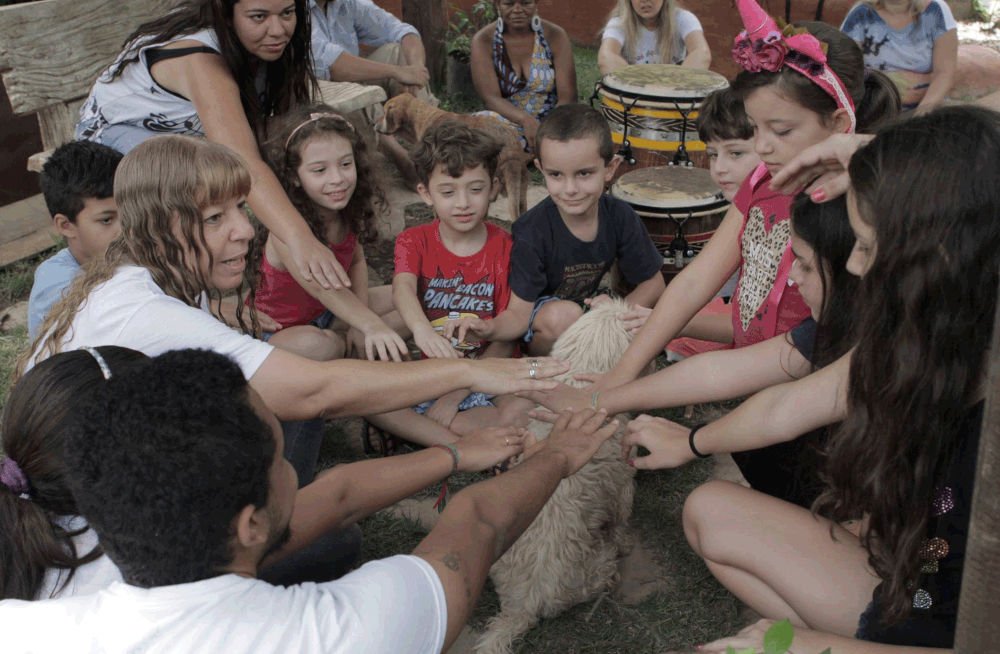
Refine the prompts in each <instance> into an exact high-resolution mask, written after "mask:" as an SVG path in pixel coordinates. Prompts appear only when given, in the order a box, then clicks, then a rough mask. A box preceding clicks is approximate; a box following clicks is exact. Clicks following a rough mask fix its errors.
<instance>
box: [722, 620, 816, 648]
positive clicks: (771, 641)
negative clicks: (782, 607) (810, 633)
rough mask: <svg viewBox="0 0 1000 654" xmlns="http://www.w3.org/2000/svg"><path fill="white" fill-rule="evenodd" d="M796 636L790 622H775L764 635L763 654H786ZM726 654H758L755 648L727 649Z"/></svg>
mask: <svg viewBox="0 0 1000 654" xmlns="http://www.w3.org/2000/svg"><path fill="white" fill-rule="evenodd" d="M794 636H795V629H794V628H793V627H792V623H791V622H789V621H788V620H782V621H781V622H775V623H774V624H773V625H771V626H770V627H769V628H768V630H767V633H765V634H764V651H763V653H762V654H785V652H787V651H788V649H789V648H790V647H791V646H792V638H793V637H794ZM726 654H757V650H756V649H754V648H753V647H748V648H747V649H744V650H740V651H736V649H735V648H733V647H727V648H726ZM822 654H830V648H829V647H828V648H826V649H825V650H824V651H823V652H822Z"/></svg>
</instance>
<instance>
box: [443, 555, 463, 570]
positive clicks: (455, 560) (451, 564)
mask: <svg viewBox="0 0 1000 654" xmlns="http://www.w3.org/2000/svg"><path fill="white" fill-rule="evenodd" d="M441 562H442V563H444V564H445V566H446V567H447V568H448V569H449V570H452V571H454V572H458V567H459V563H460V562H461V560H460V559H459V557H458V554H457V553H455V552H449V553H448V554H446V555H445V557H444V558H443V559H441Z"/></svg>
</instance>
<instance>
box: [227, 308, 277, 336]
mask: <svg viewBox="0 0 1000 654" xmlns="http://www.w3.org/2000/svg"><path fill="white" fill-rule="evenodd" d="M244 315H246V314H244ZM235 318H236V316H235V315H234V316H233V319H234V321H235ZM257 322H258V323H260V328H261V331H265V332H277V331H281V323H280V322H278V321H277V320H275V319H274V318H272V317H271V316H269V315H267V314H266V313H264V312H263V311H260V310H258V311H257ZM238 325H239V323H236V325H233V326H234V327H235V326H238Z"/></svg>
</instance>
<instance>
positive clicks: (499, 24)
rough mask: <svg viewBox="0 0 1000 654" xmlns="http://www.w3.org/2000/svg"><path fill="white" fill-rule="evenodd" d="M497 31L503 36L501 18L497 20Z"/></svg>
mask: <svg viewBox="0 0 1000 654" xmlns="http://www.w3.org/2000/svg"><path fill="white" fill-rule="evenodd" d="M497 31H498V32H500V33H501V34H503V16H500V17H498V18H497Z"/></svg>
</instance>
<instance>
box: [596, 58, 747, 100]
mask: <svg viewBox="0 0 1000 654" xmlns="http://www.w3.org/2000/svg"><path fill="white" fill-rule="evenodd" d="M601 84H602V85H603V86H604V87H605V88H606V89H608V90H609V91H611V92H612V93H614V92H618V93H622V94H627V95H634V96H642V97H652V98H659V99H665V100H674V101H679V102H701V101H702V100H704V99H705V96H707V95H708V94H709V93H711V92H712V91H718V90H719V89H724V88H726V87H727V86H729V82H727V81H726V78H725V77H723V76H722V75H720V74H718V73H713V72H712V71H710V70H699V69H697V68H683V67H681V66H674V65H671V64H638V65H634V66H625V67H624V68H619V69H618V70H616V71H614V72H611V73H608V74H607V75H605V76H604V79H603V80H602V81H601Z"/></svg>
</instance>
